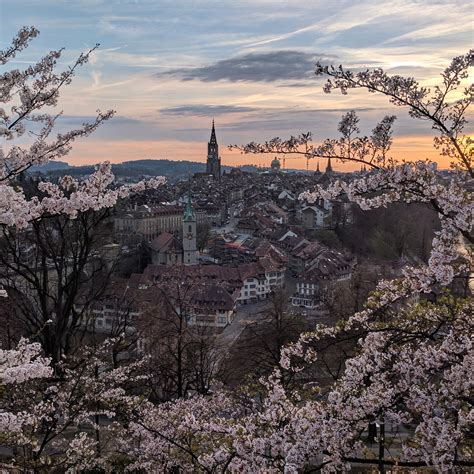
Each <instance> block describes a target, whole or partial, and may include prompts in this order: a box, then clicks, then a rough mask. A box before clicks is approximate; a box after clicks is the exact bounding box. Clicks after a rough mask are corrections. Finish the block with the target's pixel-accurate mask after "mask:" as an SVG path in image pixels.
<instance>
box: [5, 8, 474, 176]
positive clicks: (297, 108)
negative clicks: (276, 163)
mask: <svg viewBox="0 0 474 474" xmlns="http://www.w3.org/2000/svg"><path fill="white" fill-rule="evenodd" d="M0 5H1V6H0V18H1V20H0V21H1V34H0V42H1V44H0V48H1V47H4V46H5V45H6V44H8V43H9V41H10V40H11V38H12V37H13V36H14V34H15V32H16V31H17V30H18V29H19V28H20V27H21V26H23V25H34V26H36V27H37V28H38V29H39V30H40V32H41V34H40V36H39V37H38V38H37V39H36V40H35V41H33V43H32V44H31V46H30V47H29V48H28V49H27V50H26V51H24V52H23V53H22V54H21V55H19V56H17V58H16V60H15V61H12V62H11V65H12V67H18V68H21V67H24V66H25V65H26V64H27V63H30V62H33V61H35V60H37V59H38V58H39V57H40V56H41V55H43V54H44V53H46V52H47V51H49V50H50V49H56V48H59V47H65V48H66V51H65V53H64V56H63V61H62V65H63V66H66V65H67V64H70V63H71V62H72V61H73V59H74V58H75V57H77V56H78V54H79V53H80V52H81V51H84V50H87V48H89V47H91V46H93V45H94V44H95V43H100V49H99V51H98V52H97V53H94V54H93V57H92V58H91V61H90V63H89V64H87V65H85V66H84V67H83V68H82V69H81V70H80V72H79V74H78V75H77V77H76V79H75V80H74V82H73V84H72V85H71V86H69V87H68V88H67V89H65V90H64V92H63V95H62V99H61V102H60V108H61V109H62V110H63V111H64V117H63V120H62V130H65V129H67V128H70V127H74V126H75V125H78V124H80V123H82V122H84V121H85V120H87V119H88V118H91V117H92V116H93V114H94V112H95V110H96V109H101V110H106V109H109V108H113V109H115V110H116V111H117V115H116V117H115V118H114V119H112V120H111V121H110V123H108V124H106V125H104V126H103V127H102V129H101V130H100V131H98V132H97V133H96V134H94V135H93V136H91V137H89V138H87V139H86V140H84V141H83V142H81V143H78V144H77V146H75V148H74V150H73V152H72V153H71V155H70V156H69V158H68V161H69V162H70V163H71V164H84V163H97V162H99V161H104V160H110V161H112V162H120V161H126V160H134V159H145V158H154V159H159V158H168V159H189V160H194V161H205V159H206V142H207V140H208V139H209V133H210V126H211V121H212V119H213V118H214V119H215V121H216V129H217V138H218V141H219V144H220V151H221V155H222V161H223V164H228V165H236V164H242V163H254V164H261V165H268V164H269V162H270V161H271V159H272V157H269V156H241V155H239V154H235V153H231V152H229V151H228V150H227V149H226V145H228V144H230V143H246V142H249V141H253V140H255V141H262V140H266V139H269V138H272V137H274V136H280V137H286V136H289V135H290V134H296V133H299V132H304V131H311V132H313V133H314V136H315V138H316V140H321V139H323V138H326V137H335V136H337V123H338V121H339V120H340V117H341V115H342V114H343V113H344V112H346V111H348V110H351V109H354V110H356V111H357V112H358V114H359V115H360V118H361V126H362V129H363V132H365V133H369V132H370V130H371V129H372V128H373V127H374V126H375V125H376V123H377V121H378V120H379V119H381V118H382V117H383V116H384V115H385V114H387V113H390V114H393V113H394V114H396V115H397V116H398V117H399V120H398V121H397V123H396V126H395V144H396V145H395V147H394V153H395V154H396V155H397V156H399V157H404V158H407V159H414V158H420V159H422V158H426V157H429V158H432V159H436V158H437V155H436V153H435V152H434V150H433V149H432V146H431V132H430V128H429V126H428V125H427V124H426V123H423V122H421V123H419V122H417V121H414V120H412V119H410V118H408V117H407V115H406V113H405V112H404V111H403V110H402V109H398V108H396V109H395V108H394V107H393V106H391V105H390V104H389V103H388V101H387V100H386V99H385V98H384V97H381V96H377V95H374V94H367V93H365V92H362V91H358V92H351V93H350V94H349V95H347V96H341V95H340V94H337V93H332V94H330V95H326V94H324V93H323V92H322V90H321V85H322V83H323V80H322V79H320V78H315V77H314V74H313V70H314V63H315V62H316V60H321V61H324V62H327V63H333V64H336V65H338V64H343V65H345V66H349V67H352V68H361V67H383V68H385V69H386V70H387V71H388V72H390V73H393V74H403V75H411V76H414V77H416V78H417V79H419V80H420V82H422V83H423V84H426V85H433V84H436V83H437V82H438V77H439V73H440V71H441V70H442V69H443V68H444V67H446V66H447V65H448V64H449V61H450V59H451V58H452V57H454V56H457V55H460V54H463V53H466V52H467V51H468V49H469V47H472V45H473V44H474V41H473V40H474V35H473V26H472V25H473V13H472V11H473V8H472V2H469V1H465V0H462V1H452V2H451V1H390V2H381V1H380V2H376V1H364V0H361V1H354V0H353V1H332V2H330V1H327V0H325V1H319V0H314V1H308V0H305V1H301V0H287V1H279V0H271V1H267V0H253V1H247V0H233V1H228V0H220V1H204V0H203V1H197V0H196V1H188V0H174V1H162V0H156V1H151V0H136V1H132V0H120V1H119V0H103V1H100V0H75V1H58V0H54V1H53V0H16V1H11V0H0ZM471 80H472V78H471ZM471 130H472V128H471ZM439 163H440V165H442V166H443V165H445V163H443V162H442V161H439ZM286 166H287V167H293V168H304V167H305V166H306V164H305V162H304V161H303V160H292V161H290V160H287V162H286ZM310 166H311V168H312V169H314V168H315V167H316V162H314V163H311V165H310ZM322 166H324V164H322ZM334 167H335V168H336V169H341V170H342V169H348V168H344V166H343V165H340V164H336V165H335V166H334Z"/></svg>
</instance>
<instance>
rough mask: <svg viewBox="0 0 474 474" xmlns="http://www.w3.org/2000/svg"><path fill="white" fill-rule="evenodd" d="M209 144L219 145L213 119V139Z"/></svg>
mask: <svg viewBox="0 0 474 474" xmlns="http://www.w3.org/2000/svg"><path fill="white" fill-rule="evenodd" d="M209 143H212V144H213V145H214V144H217V138H216V127H215V126H214V119H212V129H211V139H210V140H209Z"/></svg>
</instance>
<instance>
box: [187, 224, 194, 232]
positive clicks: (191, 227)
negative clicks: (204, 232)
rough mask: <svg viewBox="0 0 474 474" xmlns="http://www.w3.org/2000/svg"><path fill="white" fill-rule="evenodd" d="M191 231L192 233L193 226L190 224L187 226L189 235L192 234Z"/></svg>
mask: <svg viewBox="0 0 474 474" xmlns="http://www.w3.org/2000/svg"><path fill="white" fill-rule="evenodd" d="M192 231H193V226H192V225H191V224H189V226H188V232H189V233H192Z"/></svg>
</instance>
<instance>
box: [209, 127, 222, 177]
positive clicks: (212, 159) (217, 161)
mask: <svg viewBox="0 0 474 474" xmlns="http://www.w3.org/2000/svg"><path fill="white" fill-rule="evenodd" d="M206 173H207V174H210V175H212V176H213V177H214V179H218V180H220V179H221V158H220V156H219V145H218V144H217V138H216V129H215V127H214V120H213V121H212V130H211V139H210V140H209V143H208V144H207V162H206Z"/></svg>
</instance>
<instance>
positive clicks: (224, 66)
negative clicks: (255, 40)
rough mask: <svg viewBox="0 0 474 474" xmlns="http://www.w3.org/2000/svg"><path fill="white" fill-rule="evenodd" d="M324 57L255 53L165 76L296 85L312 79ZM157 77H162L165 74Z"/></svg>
mask: <svg viewBox="0 0 474 474" xmlns="http://www.w3.org/2000/svg"><path fill="white" fill-rule="evenodd" d="M324 57H327V56H326V55H316V54H310V53H305V52H302V51H292V50H281V51H269V52H261V53H256V52H255V53H248V54H245V55H243V56H237V57H235V58H230V59H223V60H220V61H217V62H215V63H214V64H210V65H208V66H202V67H196V68H190V69H184V68H180V69H173V70H171V71H167V72H166V73H164V74H165V75H170V76H175V77H179V78H180V79H181V80H183V81H191V80H199V81H203V82H214V81H230V82H274V81H281V80H293V81H294V80H300V79H308V78H310V77H311V76H312V74H313V71H314V65H315V63H316V61H318V60H321V59H323V58H324ZM157 76H162V74H158V75H157Z"/></svg>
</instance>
